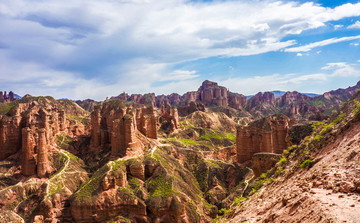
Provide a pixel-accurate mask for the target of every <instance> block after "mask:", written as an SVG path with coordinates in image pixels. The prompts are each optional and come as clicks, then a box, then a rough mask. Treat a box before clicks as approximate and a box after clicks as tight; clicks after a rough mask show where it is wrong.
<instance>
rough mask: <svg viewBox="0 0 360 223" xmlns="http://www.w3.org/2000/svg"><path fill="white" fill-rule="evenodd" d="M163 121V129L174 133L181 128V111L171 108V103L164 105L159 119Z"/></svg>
mask: <svg viewBox="0 0 360 223" xmlns="http://www.w3.org/2000/svg"><path fill="white" fill-rule="evenodd" d="M159 121H160V123H161V129H163V130H164V131H166V132H168V133H173V132H175V131H176V130H177V129H178V128H179V113H178V110H177V108H171V105H170V103H167V104H166V110H165V105H162V107H161V116H160V119H159Z"/></svg>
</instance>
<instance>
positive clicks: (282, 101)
mask: <svg viewBox="0 0 360 223" xmlns="http://www.w3.org/2000/svg"><path fill="white" fill-rule="evenodd" d="M310 100H311V98H310V97H309V96H307V95H304V94H301V93H299V92H297V91H293V92H289V91H288V92H286V93H285V94H284V95H283V96H281V97H278V98H277V99H276V103H277V104H278V106H280V107H283V106H286V105H290V104H292V103H294V102H297V103H299V102H304V101H310Z"/></svg>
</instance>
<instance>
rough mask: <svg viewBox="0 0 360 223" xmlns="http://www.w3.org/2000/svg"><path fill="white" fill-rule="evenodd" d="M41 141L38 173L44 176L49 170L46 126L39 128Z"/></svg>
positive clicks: (39, 144) (39, 143)
mask: <svg viewBox="0 0 360 223" xmlns="http://www.w3.org/2000/svg"><path fill="white" fill-rule="evenodd" d="M38 134H39V142H38V155H37V175H38V177H40V178H43V177H45V176H46V174H47V170H48V165H49V163H48V154H47V153H48V148H47V145H46V130H45V129H44V128H42V129H39V131H38Z"/></svg>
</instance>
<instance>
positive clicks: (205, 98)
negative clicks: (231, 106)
mask: <svg viewBox="0 0 360 223" xmlns="http://www.w3.org/2000/svg"><path fill="white" fill-rule="evenodd" d="M198 92H199V93H200V98H199V99H200V101H201V102H202V103H204V104H205V105H207V106H208V105H217V106H221V107H227V106H228V96H227V94H228V90H227V89H226V88H225V87H221V86H218V84H217V83H216V82H212V81H208V80H206V81H204V82H203V83H202V85H201V86H200V88H199V90H198Z"/></svg>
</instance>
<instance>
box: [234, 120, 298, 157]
mask: <svg viewBox="0 0 360 223" xmlns="http://www.w3.org/2000/svg"><path fill="white" fill-rule="evenodd" d="M293 124H295V123H294V122H293V121H292V120H291V119H290V118H288V117H286V116H285V115H273V116H269V117H266V118H263V119H260V120H258V121H255V122H252V123H250V124H249V125H248V126H240V127H238V128H237V130H236V147H237V159H238V162H244V161H248V160H250V159H251V158H252V156H253V155H254V154H255V153H260V152H267V153H278V154H280V153H282V151H283V150H284V149H286V148H287V142H286V136H287V134H288V130H289V127H290V126H292V125H293Z"/></svg>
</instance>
